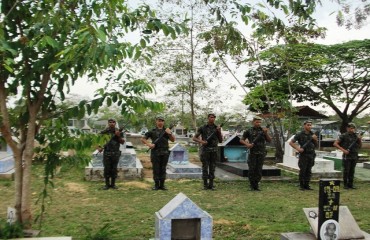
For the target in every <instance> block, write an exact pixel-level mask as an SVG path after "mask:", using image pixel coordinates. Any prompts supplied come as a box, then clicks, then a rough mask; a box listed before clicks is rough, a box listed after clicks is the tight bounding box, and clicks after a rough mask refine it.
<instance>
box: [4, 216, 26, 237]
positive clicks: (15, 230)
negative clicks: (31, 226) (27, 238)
mask: <svg viewBox="0 0 370 240" xmlns="http://www.w3.org/2000/svg"><path fill="white" fill-rule="evenodd" d="M23 236H24V234H23V225H22V224H20V223H19V222H15V223H13V224H9V223H7V222H6V221H3V220H2V219H0V239H11V238H20V237H23Z"/></svg>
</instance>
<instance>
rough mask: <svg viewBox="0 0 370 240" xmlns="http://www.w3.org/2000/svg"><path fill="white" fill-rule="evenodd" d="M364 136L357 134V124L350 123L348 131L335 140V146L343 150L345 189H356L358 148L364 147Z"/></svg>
mask: <svg viewBox="0 0 370 240" xmlns="http://www.w3.org/2000/svg"><path fill="white" fill-rule="evenodd" d="M361 139H362V136H361V134H359V135H357V134H356V125H355V124H354V123H349V124H348V126H347V132H346V133H344V134H342V135H340V136H339V138H338V139H337V140H335V142H334V144H333V146H334V147H336V148H338V149H339V150H340V151H342V152H343V159H342V166H343V185H344V188H345V189H349V188H351V189H355V187H354V186H353V179H354V175H355V167H356V163H357V160H358V150H359V149H360V148H361V147H362V140H361Z"/></svg>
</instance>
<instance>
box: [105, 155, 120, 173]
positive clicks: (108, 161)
mask: <svg viewBox="0 0 370 240" xmlns="http://www.w3.org/2000/svg"><path fill="white" fill-rule="evenodd" d="M120 156H121V152H104V155H103V166H104V178H110V177H111V178H117V174H118V169H117V166H118V162H119V157H120Z"/></svg>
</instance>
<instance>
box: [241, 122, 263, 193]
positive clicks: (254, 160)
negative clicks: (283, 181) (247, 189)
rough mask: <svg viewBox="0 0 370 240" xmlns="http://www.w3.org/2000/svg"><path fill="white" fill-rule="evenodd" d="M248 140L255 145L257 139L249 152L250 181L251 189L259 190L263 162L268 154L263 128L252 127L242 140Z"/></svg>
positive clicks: (245, 132)
mask: <svg viewBox="0 0 370 240" xmlns="http://www.w3.org/2000/svg"><path fill="white" fill-rule="evenodd" d="M258 136H260V137H258ZM246 139H248V141H249V143H253V141H254V140H255V139H257V141H256V142H255V143H254V146H253V147H252V148H251V149H250V150H249V156H248V168H249V169H248V179H249V184H250V186H251V189H258V183H259V182H260V181H261V179H262V167H263V162H264V160H265V157H266V154H267V151H266V136H265V134H264V132H263V129H262V128H261V127H251V128H250V129H248V130H246V131H244V133H243V136H242V140H246Z"/></svg>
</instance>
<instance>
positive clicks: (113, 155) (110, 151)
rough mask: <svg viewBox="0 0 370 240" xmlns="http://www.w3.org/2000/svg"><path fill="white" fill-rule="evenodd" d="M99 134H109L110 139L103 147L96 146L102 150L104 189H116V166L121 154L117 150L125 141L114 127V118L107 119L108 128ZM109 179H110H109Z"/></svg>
mask: <svg viewBox="0 0 370 240" xmlns="http://www.w3.org/2000/svg"><path fill="white" fill-rule="evenodd" d="M100 134H109V135H110V137H111V138H110V140H109V142H107V143H106V144H105V145H104V147H100V146H99V147H98V151H99V152H102V151H103V150H104V152H103V166H104V179H105V186H104V187H103V189H104V190H108V189H109V188H113V189H117V186H116V178H117V173H118V170H117V166H118V162H119V158H120V156H121V151H120V150H119V148H120V145H121V144H123V143H124V142H125V140H124V139H123V133H122V132H121V131H119V129H118V128H116V121H115V120H114V119H109V120H108V128H106V129H105V130H103V131H101V132H100ZM109 179H110V180H111V181H109Z"/></svg>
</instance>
